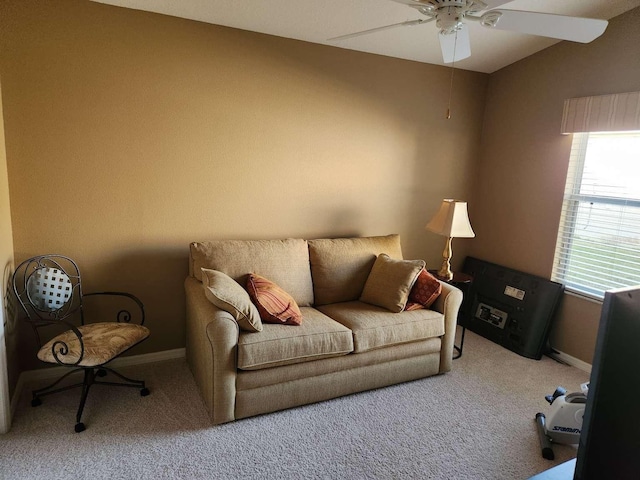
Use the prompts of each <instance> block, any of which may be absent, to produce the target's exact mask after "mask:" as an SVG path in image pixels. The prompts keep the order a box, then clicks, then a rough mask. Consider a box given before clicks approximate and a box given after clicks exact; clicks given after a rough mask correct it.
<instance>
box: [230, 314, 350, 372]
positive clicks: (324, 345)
mask: <svg viewBox="0 0 640 480" xmlns="http://www.w3.org/2000/svg"><path fill="white" fill-rule="evenodd" d="M300 311H301V312H302V316H303V318H304V320H303V322H302V325H300V326H298V327H295V328H291V327H288V326H286V325H278V324H275V323H269V324H265V325H264V329H263V330H262V332H259V333H248V332H240V336H239V338H238V368H239V369H240V370H259V369H262V368H269V367H276V366H279V365H290V364H293V363H301V362H309V361H312V360H318V359H320V358H329V357H336V356H339V355H346V354H347V353H350V352H352V351H353V337H352V335H351V331H350V330H349V329H348V328H347V327H345V326H344V325H341V324H340V323H338V322H335V321H333V320H332V319H330V318H329V317H327V316H326V315H324V314H322V313H321V312H319V311H318V310H316V309H314V308H311V307H301V308H300Z"/></svg>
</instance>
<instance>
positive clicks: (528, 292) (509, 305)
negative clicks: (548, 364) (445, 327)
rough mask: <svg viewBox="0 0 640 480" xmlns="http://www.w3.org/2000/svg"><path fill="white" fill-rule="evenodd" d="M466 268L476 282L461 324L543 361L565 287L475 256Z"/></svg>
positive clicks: (467, 263)
mask: <svg viewBox="0 0 640 480" xmlns="http://www.w3.org/2000/svg"><path fill="white" fill-rule="evenodd" d="M462 271H463V272H464V273H467V274H469V275H471V276H472V277H473V284H472V285H471V292H470V295H469V296H468V298H466V299H465V302H464V304H463V306H462V310H463V314H462V315H461V318H460V319H459V323H460V325H462V326H463V327H466V328H468V329H469V330H471V331H472V332H475V333H477V334H479V335H482V336H483V337H485V338H488V339H489V340H492V341H494V342H496V343H498V344H499V345H502V346H504V347H506V348H508V349H509V350H512V351H513V352H516V353H518V354H519V355H522V356H524V357H527V358H535V359H537V360H539V359H540V358H541V357H542V354H543V353H544V350H545V347H546V342H547V338H548V336H549V331H550V329H551V320H552V318H553V315H554V313H555V310H556V307H557V305H558V301H559V300H560V297H561V295H562V292H563V291H564V286H563V285H562V284H560V283H556V282H552V281H550V280H547V279H545V278H542V277H537V276H535V275H530V274H527V273H524V272H519V271H517V270H513V269H511V268H507V267H503V266H501V265H496V264H495V263H490V262H485V261H484V260H479V259H477V258H474V257H467V258H466V260H465V262H464V266H463V268H462Z"/></svg>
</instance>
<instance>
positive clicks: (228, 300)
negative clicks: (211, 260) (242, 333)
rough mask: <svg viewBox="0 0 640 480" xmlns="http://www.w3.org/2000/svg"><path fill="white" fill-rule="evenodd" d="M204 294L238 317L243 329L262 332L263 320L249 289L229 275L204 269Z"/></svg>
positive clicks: (216, 304)
mask: <svg viewBox="0 0 640 480" xmlns="http://www.w3.org/2000/svg"><path fill="white" fill-rule="evenodd" d="M202 285H203V287H204V294H205V296H206V297H207V300H209V301H210V302H211V303H213V304H214V305H215V306H216V307H218V308H219V309H221V310H224V311H225V312H229V313H230V314H231V316H233V318H235V319H236V322H238V325H239V326H240V328H241V329H242V330H246V331H248V332H260V331H261V330H262V321H261V320H260V313H258V309H257V308H256V306H255V305H254V304H253V303H251V298H249V294H248V293H247V291H246V290H245V289H244V288H242V287H241V286H240V285H239V284H238V282H236V281H235V280H234V279H233V278H231V277H230V276H228V275H225V274H224V273H222V272H218V271H217V270H209V269H207V268H203V269H202Z"/></svg>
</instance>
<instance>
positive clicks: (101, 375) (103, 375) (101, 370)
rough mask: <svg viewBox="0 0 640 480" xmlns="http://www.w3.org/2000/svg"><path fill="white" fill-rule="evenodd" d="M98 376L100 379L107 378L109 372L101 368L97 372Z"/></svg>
mask: <svg viewBox="0 0 640 480" xmlns="http://www.w3.org/2000/svg"><path fill="white" fill-rule="evenodd" d="M96 375H97V376H98V377H106V376H107V371H106V370H105V369H104V368H99V369H98V371H97V372H96Z"/></svg>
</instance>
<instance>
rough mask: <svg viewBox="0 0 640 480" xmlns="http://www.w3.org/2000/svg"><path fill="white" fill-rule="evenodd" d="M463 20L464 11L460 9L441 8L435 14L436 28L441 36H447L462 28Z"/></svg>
mask: <svg viewBox="0 0 640 480" xmlns="http://www.w3.org/2000/svg"><path fill="white" fill-rule="evenodd" d="M463 18H464V11H463V10H462V9H461V8H460V7H442V8H439V9H438V13H437V14H436V26H437V27H438V28H439V29H440V31H441V32H442V33H443V34H445V35H449V34H451V33H455V32H457V31H458V30H460V28H462V19H463Z"/></svg>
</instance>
